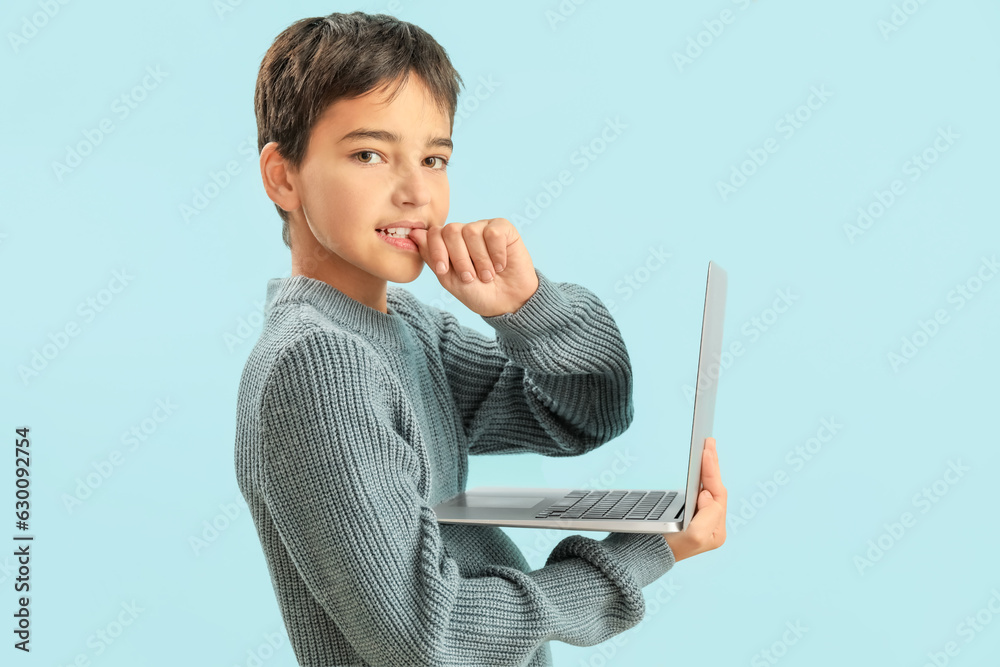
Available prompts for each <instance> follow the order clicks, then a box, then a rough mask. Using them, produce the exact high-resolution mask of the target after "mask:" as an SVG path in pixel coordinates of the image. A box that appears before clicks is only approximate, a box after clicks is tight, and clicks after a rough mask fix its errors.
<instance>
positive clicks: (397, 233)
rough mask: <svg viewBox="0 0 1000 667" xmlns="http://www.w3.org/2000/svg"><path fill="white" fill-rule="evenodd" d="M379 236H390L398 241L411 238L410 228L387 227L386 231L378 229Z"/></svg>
mask: <svg viewBox="0 0 1000 667" xmlns="http://www.w3.org/2000/svg"><path fill="white" fill-rule="evenodd" d="M375 231H376V232H378V234H379V236H389V237H392V238H396V239H406V238H409V237H410V228H409V227H386V228H385V229H376V230H375Z"/></svg>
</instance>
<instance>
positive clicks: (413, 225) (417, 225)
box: [375, 220, 427, 231]
mask: <svg viewBox="0 0 1000 667" xmlns="http://www.w3.org/2000/svg"><path fill="white" fill-rule="evenodd" d="M395 227H405V228H407V229H427V223H424V222H420V221H418V220H397V221H396V222H387V223H386V224H385V225H383V226H382V227H376V228H375V230H376V231H378V230H380V229H393V228H395Z"/></svg>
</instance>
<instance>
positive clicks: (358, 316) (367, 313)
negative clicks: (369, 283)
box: [264, 275, 409, 348]
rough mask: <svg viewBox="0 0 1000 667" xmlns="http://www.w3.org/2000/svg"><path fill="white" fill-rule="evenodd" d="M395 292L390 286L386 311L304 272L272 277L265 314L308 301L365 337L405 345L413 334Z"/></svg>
mask: <svg viewBox="0 0 1000 667" xmlns="http://www.w3.org/2000/svg"><path fill="white" fill-rule="evenodd" d="M395 292H396V288H394V287H388V288H387V289H386V309H387V310H388V311H389V312H388V313H383V312H382V311H381V310H377V309H375V308H372V307H371V306H366V305H365V304H363V303H361V302H360V301H355V300H354V299H352V298H351V297H349V296H347V295H346V294H344V293H343V292H341V291H340V290H339V289H337V288H336V287H333V286H332V285H330V284H329V283H326V282H323V281H322V280H317V279H316V278H309V277H308V276H303V275H294V276H285V277H283V278H271V279H270V280H268V281H267V296H266V298H265V301H264V317H265V318H267V317H269V316H270V313H271V311H273V310H274V309H275V308H276V307H278V306H280V305H282V304H285V303H293V302H300V303H308V304H309V305H311V306H313V307H314V308H315V309H316V310H318V311H319V312H320V313H322V314H323V315H326V316H327V317H328V318H330V319H331V320H333V321H335V322H337V323H339V324H341V325H343V326H345V327H347V328H349V329H350V330H351V331H354V332H356V333H358V334H361V335H362V336H364V337H365V338H369V339H372V340H376V341H378V342H379V343H382V344H383V345H385V346H387V347H392V348H405V347H407V341H408V339H409V336H408V335H407V332H406V323H405V321H404V320H403V318H402V316H401V315H400V313H399V311H398V310H397V307H398V306H399V305H400V300H399V298H398V295H397V294H396V293H395Z"/></svg>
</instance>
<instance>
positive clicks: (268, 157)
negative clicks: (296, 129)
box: [260, 141, 302, 211]
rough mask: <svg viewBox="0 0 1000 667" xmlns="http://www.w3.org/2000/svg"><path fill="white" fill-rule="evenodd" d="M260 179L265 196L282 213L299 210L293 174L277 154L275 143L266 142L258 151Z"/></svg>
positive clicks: (300, 203)
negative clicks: (278, 207) (279, 208)
mask: <svg viewBox="0 0 1000 667" xmlns="http://www.w3.org/2000/svg"><path fill="white" fill-rule="evenodd" d="M260 177H261V180H262V181H263V182H264V191H265V192H267V196H268V197H269V198H270V199H271V201H273V202H274V203H275V204H277V205H278V206H280V207H281V209H282V210H283V211H294V210H296V209H298V208H301V206H302V202H301V201H300V200H299V195H298V192H297V191H296V183H295V181H294V173H293V172H292V169H291V167H290V166H289V164H288V163H287V162H286V161H285V158H283V157H282V156H281V154H280V153H278V143H277V142H276V141H271V142H268V143H267V144H265V145H264V148H262V149H261V151H260Z"/></svg>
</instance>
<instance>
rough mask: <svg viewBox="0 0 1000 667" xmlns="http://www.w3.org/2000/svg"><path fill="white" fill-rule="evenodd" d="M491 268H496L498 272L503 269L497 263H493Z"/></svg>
mask: <svg viewBox="0 0 1000 667" xmlns="http://www.w3.org/2000/svg"><path fill="white" fill-rule="evenodd" d="M493 268H495V269H496V270H497V273H500V272H501V271H503V267H502V266H500V265H499V264H494V265H493Z"/></svg>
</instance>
